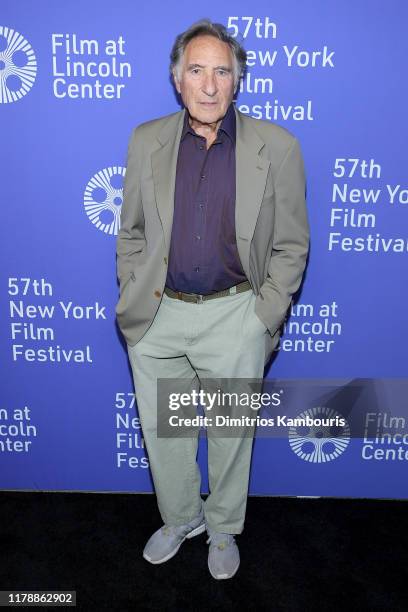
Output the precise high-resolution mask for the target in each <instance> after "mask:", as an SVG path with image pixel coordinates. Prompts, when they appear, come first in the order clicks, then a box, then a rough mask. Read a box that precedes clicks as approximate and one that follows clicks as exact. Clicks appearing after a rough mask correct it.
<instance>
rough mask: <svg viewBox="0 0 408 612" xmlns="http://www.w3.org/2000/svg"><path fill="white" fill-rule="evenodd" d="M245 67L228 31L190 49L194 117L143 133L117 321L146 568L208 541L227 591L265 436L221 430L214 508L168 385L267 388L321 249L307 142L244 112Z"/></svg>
mask: <svg viewBox="0 0 408 612" xmlns="http://www.w3.org/2000/svg"><path fill="white" fill-rule="evenodd" d="M245 64H246V53H245V51H244V49H243V48H242V47H241V46H240V45H239V43H238V42H237V41H236V40H235V39H234V38H233V37H231V36H230V35H229V33H228V32H227V30H226V29H225V27H224V26H222V25H220V24H215V23H211V22H210V21H209V20H201V21H199V22H197V23H195V24H193V25H192V26H191V27H190V28H189V29H188V30H186V31H185V32H184V33H182V34H180V35H179V36H178V37H177V38H176V41H175V44H174V46H173V50H172V53H171V66H170V69H171V73H172V76H173V78H174V83H175V86H176V89H177V91H178V93H179V94H180V95H181V98H182V101H183V104H184V107H185V108H183V109H182V110H181V111H179V112H176V113H173V114H171V115H167V116H165V117H162V118H160V119H156V120H153V121H148V122H146V123H143V124H142V125H139V126H138V127H137V128H136V129H135V130H134V131H133V134H132V137H131V140H130V143H129V149H128V162H127V171H126V179H125V186H124V203H123V207H122V214H121V229H120V232H119V236H118V242H117V264H118V277H119V281H120V299H119V302H118V304H117V307H116V313H117V319H118V324H119V326H120V329H121V331H122V333H123V335H124V337H125V340H126V343H127V348H128V355H129V359H130V363H131V366H132V371H133V378H134V384H135V392H136V399H137V405H138V410H139V416H140V420H141V425H142V430H143V435H144V440H145V446H146V450H147V453H148V456H149V462H150V468H151V473H152V477H153V481H154V486H155V491H156V495H157V502H158V507H159V510H160V514H161V517H162V519H163V522H164V525H163V527H161V528H160V529H159V530H158V531H156V532H155V533H154V534H153V535H152V536H151V537H150V539H149V540H148V542H147V544H146V546H145V549H144V552H143V556H144V558H145V559H146V560H147V561H149V562H151V563H163V562H165V561H167V560H168V559H170V558H171V557H173V556H174V555H175V554H176V553H177V551H178V549H179V548H180V546H181V544H182V543H183V542H184V540H185V539H186V538H192V537H193V536H195V535H197V534H199V533H202V532H203V531H205V530H207V533H208V540H207V543H209V544H210V546H209V551H208V565H209V570H210V573H211V575H212V576H213V577H214V578H216V579H224V578H230V577H231V576H233V575H234V574H235V573H236V571H237V569H238V567H239V562H240V559H239V551H238V547H237V544H236V541H235V535H236V534H240V533H241V532H242V530H243V527H244V519H245V511H246V502H247V495H248V481H249V472H250V461H251V451H252V443H253V428H252V429H251V427H249V428H248V432H247V435H245V434H244V435H239V436H225V437H220V436H217V435H210V432H209V431H208V432H207V440H208V473H209V489H210V492H209V495H208V497H207V498H206V500H205V502H204V501H203V499H202V498H201V494H200V485H201V479H200V470H199V467H198V464H197V461H196V456H197V448H198V438H197V436H196V435H195V436H193V437H183V436H173V437H170V436H167V437H165V436H163V437H162V436H160V435H158V433H157V428H158V424H157V409H156V406H157V401H158V392H157V388H158V379H171V380H172V381H177V380H180V381H185V380H187V381H189V380H191V381H192V383H194V382H196V381H197V380H201V379H204V378H206V379H207V378H208V379H211V378H214V379H230V380H231V379H235V380H242V379H261V380H262V378H263V371H264V365H265V364H266V362H267V361H268V360H269V358H270V356H271V354H272V351H273V348H274V347H275V346H276V344H277V342H278V340H279V334H280V327H281V324H282V322H283V320H284V318H285V314H286V311H287V309H288V307H289V305H290V303H291V299H292V295H293V294H294V293H295V291H296V290H297V289H298V287H299V285H300V282H301V278H302V274H303V270H304V267H305V262H306V256H307V251H308V242H309V227H308V220H307V213H306V207H305V183H304V172H303V163H302V157H301V153H300V149H299V145H298V142H297V140H296V139H295V138H294V137H293V136H292V135H291V134H290V133H289V132H288V131H287V130H285V129H283V128H280V127H278V126H276V125H273V124H271V123H270V122H267V121H262V120H255V119H253V118H251V117H248V116H246V115H244V114H243V113H241V112H240V111H238V110H237V109H236V107H235V106H234V104H233V97H234V93H235V92H236V90H237V87H238V83H239V80H240V77H241V76H242V75H243V74H244V70H245Z"/></svg>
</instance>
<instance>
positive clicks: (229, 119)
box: [181, 102, 236, 144]
mask: <svg viewBox="0 0 408 612" xmlns="http://www.w3.org/2000/svg"><path fill="white" fill-rule="evenodd" d="M189 116H190V115H189V112H188V109H187V108H186V112H185V115H184V124H183V131H182V132H181V140H183V139H184V137H185V135H186V134H187V133H190V134H193V136H198V134H197V133H196V132H195V131H194V130H193V128H192V127H191V126H190V123H189V121H188V119H189ZM220 130H223V131H224V132H225V133H226V134H228V136H229V137H230V139H231V140H232V142H233V144H235V136H236V120H235V110H234V104H233V102H231V104H230V105H229V107H228V110H227V112H226V114H225V116H224V117H223V119H222V121H221V124H220V127H219V128H218V133H219V131H220ZM218 133H217V137H218Z"/></svg>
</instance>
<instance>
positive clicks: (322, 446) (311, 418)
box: [289, 406, 350, 463]
mask: <svg viewBox="0 0 408 612" xmlns="http://www.w3.org/2000/svg"><path fill="white" fill-rule="evenodd" d="M297 418H298V419H304V420H305V421H306V422H308V423H309V424H306V425H301V426H296V427H295V426H294V427H290V428H289V444H290V447H291V449H292V450H293V452H294V453H296V455H297V456H298V457H300V458H301V459H304V461H310V462H311V463H326V462H328V461H332V460H333V459H337V457H339V456H340V455H341V454H342V453H343V452H344V451H345V449H346V448H347V446H348V444H349V441H350V428H349V425H348V423H347V421H346V420H345V419H344V422H345V425H343V426H341V425H336V424H335V422H336V420H337V421H338V420H339V419H340V420H341V419H343V417H342V416H341V415H340V414H339V413H338V412H336V410H333V409H332V408H327V407H325V406H319V407H316V408H308V409H307V410H305V411H304V412H302V413H301V414H299V416H298V417H297Z"/></svg>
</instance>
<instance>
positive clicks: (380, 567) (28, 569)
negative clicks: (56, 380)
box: [0, 491, 408, 612]
mask: <svg viewBox="0 0 408 612" xmlns="http://www.w3.org/2000/svg"><path fill="white" fill-rule="evenodd" d="M1 501H2V504H1V517H0V519H1V552H2V565H1V569H0V589H1V590H9V589H10V590H23V591H24V590H54V591H55V590H65V589H67V590H76V592H77V608H80V609H82V610H100V609H109V610H136V609H139V610H177V611H184V610H213V609H214V610H220V611H221V610H241V609H247V610H290V611H292V610H296V611H297V610H299V611H302V612H304V611H308V610H310V611H312V610H313V611H316V610H350V609H351V610H354V609H358V610H370V611H371V610H392V611H397V610H401V611H402V610H403V611H406V610H408V571H407V551H408V505H407V503H406V502H404V501H388V500H378V501H377V500H349V499H296V498H277V497H250V498H249V499H248V508H247V516H246V525H245V531H244V532H243V533H242V534H241V535H240V536H237V543H238V545H239V549H240V554H241V566H240V568H239V570H238V572H237V574H236V575H235V577H234V578H232V579H230V580H220V581H217V580H214V579H213V578H212V577H211V576H210V574H209V571H208V567H207V550H208V546H207V544H206V535H205V534H202V535H200V536H198V537H196V538H193V539H191V540H186V542H185V543H184V544H183V545H182V547H181V549H180V550H179V552H178V553H177V555H176V556H175V557H174V558H173V559H171V560H169V561H168V562H167V563H164V564H162V565H156V566H154V565H151V564H150V563H147V562H146V561H145V560H144V559H143V558H142V550H143V547H144V544H145V542H146V540H147V539H148V538H149V537H150V535H151V534H152V533H153V531H155V530H156V529H158V528H159V527H160V526H161V519H160V515H159V513H158V510H157V508H156V499H155V497H154V496H153V495H128V494H115V493H113V494H99V493H43V492H38V493H37V492H4V491H3V492H1ZM37 609H39V608H37ZM43 609H46V608H43ZM53 609H56V608H53Z"/></svg>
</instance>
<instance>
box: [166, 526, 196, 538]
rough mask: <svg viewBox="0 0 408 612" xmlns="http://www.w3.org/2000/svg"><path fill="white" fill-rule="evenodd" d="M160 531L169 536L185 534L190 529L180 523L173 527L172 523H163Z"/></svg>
mask: <svg viewBox="0 0 408 612" xmlns="http://www.w3.org/2000/svg"><path fill="white" fill-rule="evenodd" d="M161 530H162V532H163V533H164V535H166V536H171V535H176V534H177V535H179V536H180V535H183V536H184V535H186V534H187V533H188V532H189V531H191V529H189V528H188V527H186V526H185V525H180V526H179V527H175V526H174V525H163V527H162V528H161Z"/></svg>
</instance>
